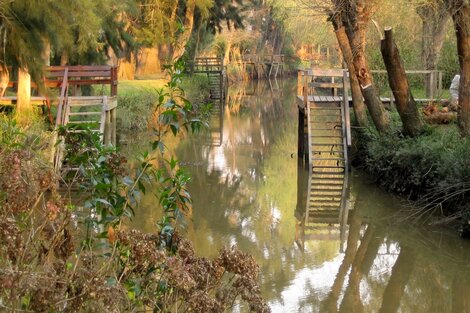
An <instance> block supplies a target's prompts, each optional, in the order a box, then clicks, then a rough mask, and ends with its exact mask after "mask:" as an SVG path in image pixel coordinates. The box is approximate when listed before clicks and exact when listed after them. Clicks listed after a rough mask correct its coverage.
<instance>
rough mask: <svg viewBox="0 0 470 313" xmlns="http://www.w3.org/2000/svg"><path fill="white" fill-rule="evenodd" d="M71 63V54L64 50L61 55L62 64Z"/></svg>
mask: <svg viewBox="0 0 470 313" xmlns="http://www.w3.org/2000/svg"><path fill="white" fill-rule="evenodd" d="M68 63H69V54H68V53H67V51H65V50H63V51H62V54H61V55H60V66H65V65H67V64H68Z"/></svg>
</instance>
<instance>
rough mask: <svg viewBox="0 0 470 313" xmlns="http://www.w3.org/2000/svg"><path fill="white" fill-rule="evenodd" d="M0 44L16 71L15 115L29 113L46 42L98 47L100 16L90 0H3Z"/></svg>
mask: <svg viewBox="0 0 470 313" xmlns="http://www.w3.org/2000/svg"><path fill="white" fill-rule="evenodd" d="M1 7H2V9H1V10H2V13H1V14H0V28H2V29H3V31H4V36H3V38H2V40H1V41H0V48H1V49H2V50H3V51H4V54H5V60H6V63H8V65H12V66H13V67H14V68H16V69H17V71H18V80H19V82H18V89H17V90H18V103H17V115H25V116H27V115H29V113H28V111H31V110H32V106H31V103H30V93H31V89H30V86H31V77H32V78H33V79H34V81H36V82H37V83H41V81H42V79H41V78H42V70H43V66H44V64H45V60H44V58H43V56H44V51H45V50H47V49H48V47H49V45H51V46H54V47H64V46H66V45H67V44H68V45H71V43H72V42H75V43H76V49H77V51H85V50H93V49H94V48H96V47H97V37H98V36H97V34H98V32H99V18H98V17H97V16H96V14H95V11H94V8H95V5H94V2H93V1H92V0H84V1H79V2H77V1H74V0H64V1H59V2H54V3H52V2H49V1H39V0H15V1H7V2H3V3H2V5H1Z"/></svg>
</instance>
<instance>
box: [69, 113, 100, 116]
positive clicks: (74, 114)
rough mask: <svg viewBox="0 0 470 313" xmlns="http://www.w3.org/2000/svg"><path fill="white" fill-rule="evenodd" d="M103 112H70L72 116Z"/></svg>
mask: <svg viewBox="0 0 470 313" xmlns="http://www.w3.org/2000/svg"><path fill="white" fill-rule="evenodd" d="M101 114H102V113H101V112H73V113H69V115H70V116H80V115H101Z"/></svg>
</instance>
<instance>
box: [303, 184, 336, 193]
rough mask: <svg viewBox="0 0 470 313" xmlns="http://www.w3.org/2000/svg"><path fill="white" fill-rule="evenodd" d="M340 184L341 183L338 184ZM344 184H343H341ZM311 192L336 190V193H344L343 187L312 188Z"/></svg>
mask: <svg viewBox="0 0 470 313" xmlns="http://www.w3.org/2000/svg"><path fill="white" fill-rule="evenodd" d="M338 186H339V185H338ZM341 186H342V185H341ZM310 192H334V193H342V192H343V188H336V189H328V188H311V189H310Z"/></svg>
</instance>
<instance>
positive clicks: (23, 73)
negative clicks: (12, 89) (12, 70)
mask: <svg viewBox="0 0 470 313" xmlns="http://www.w3.org/2000/svg"><path fill="white" fill-rule="evenodd" d="M16 97H17V101H16V118H17V120H19V121H21V122H24V123H28V121H29V120H30V117H31V114H32V111H33V107H32V105H31V76H30V75H29V73H28V70H27V69H24V68H19V69H18V89H17V94H16Z"/></svg>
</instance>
